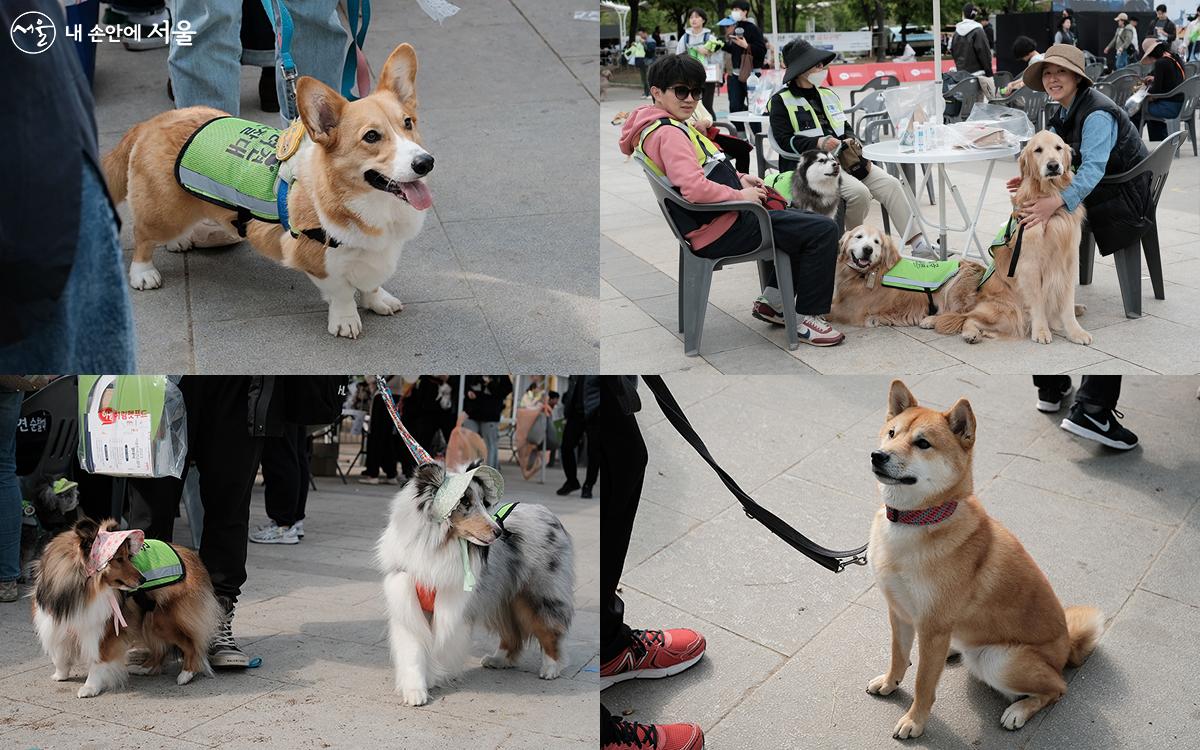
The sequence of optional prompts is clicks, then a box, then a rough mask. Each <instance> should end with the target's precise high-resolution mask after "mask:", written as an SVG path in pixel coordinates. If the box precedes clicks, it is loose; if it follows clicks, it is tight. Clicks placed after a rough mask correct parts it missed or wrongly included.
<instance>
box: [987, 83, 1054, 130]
mask: <svg viewBox="0 0 1200 750" xmlns="http://www.w3.org/2000/svg"><path fill="white" fill-rule="evenodd" d="M1049 100H1050V97H1048V96H1046V95H1045V94H1044V93H1042V92H1041V91H1034V90H1033V89H1031V88H1020V89H1017V90H1016V91H1014V92H1012V93H1011V94H1009V95H1008V96H1006V97H1003V98H1001V99H993V100H992V104H1000V105H1002V106H1005V107H1010V108H1012V109H1019V110H1021V111H1022V112H1024V113H1025V116H1026V117H1028V118H1029V122H1030V124H1032V125H1033V128H1034V130H1043V129H1044V128H1045V126H1046V123H1045V120H1044V118H1045V116H1046V102H1048V101H1049Z"/></svg>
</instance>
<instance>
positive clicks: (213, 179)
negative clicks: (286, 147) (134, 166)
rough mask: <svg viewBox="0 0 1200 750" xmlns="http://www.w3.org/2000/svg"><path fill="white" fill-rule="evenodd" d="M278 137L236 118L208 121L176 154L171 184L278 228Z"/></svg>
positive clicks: (275, 130) (250, 122) (277, 132)
mask: <svg viewBox="0 0 1200 750" xmlns="http://www.w3.org/2000/svg"><path fill="white" fill-rule="evenodd" d="M279 134H280V131H279V130H278V129H277V128H272V127H268V126H266V125H262V124H260V123H257V122H252V121H250V120H243V119H241V118H240V117H229V116H224V117H218V118H215V119H213V120H209V121H208V122H206V123H205V124H203V125H201V126H200V128H199V129H197V130H196V132H195V133H192V136H191V138H189V139H188V141H187V143H185V144H184V146H183V149H182V150H181V151H180V152H179V157H178V159H176V161H175V179H176V181H178V182H179V184H180V186H182V187H183V189H184V190H186V191H188V192H189V193H191V194H192V195H195V196H196V197H198V198H202V199H204V200H206V201H208V202H210V203H215V204H217V205H218V206H224V207H225V208H230V209H234V210H237V209H244V210H245V211H247V212H249V214H250V215H251V216H252V217H253V218H255V219H259V220H261V221H269V222H272V223H279V208H278V203H277V201H276V190H277V188H276V185H277V183H278V181H279V164H280V162H279V158H278V156H277V155H276V148H277V147H278V144H279Z"/></svg>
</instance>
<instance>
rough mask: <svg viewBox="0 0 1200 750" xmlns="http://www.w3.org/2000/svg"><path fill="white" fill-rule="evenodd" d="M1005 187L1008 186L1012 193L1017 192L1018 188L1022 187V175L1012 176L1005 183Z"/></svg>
mask: <svg viewBox="0 0 1200 750" xmlns="http://www.w3.org/2000/svg"><path fill="white" fill-rule="evenodd" d="M1004 187H1006V188H1008V192H1010V193H1015V192H1017V188H1019V187H1021V175H1017V176H1016V177H1012V178H1010V179H1009V180H1008V182H1006V183H1004Z"/></svg>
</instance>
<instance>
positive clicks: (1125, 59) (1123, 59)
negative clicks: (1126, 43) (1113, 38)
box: [1116, 52, 1129, 70]
mask: <svg viewBox="0 0 1200 750" xmlns="http://www.w3.org/2000/svg"><path fill="white" fill-rule="evenodd" d="M1128 64H1129V53H1128V52H1118V53H1117V62H1116V69H1117V70H1120V69H1121V68H1123V67H1125V66H1126V65H1128Z"/></svg>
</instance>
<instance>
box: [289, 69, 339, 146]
mask: <svg viewBox="0 0 1200 750" xmlns="http://www.w3.org/2000/svg"><path fill="white" fill-rule="evenodd" d="M296 106H297V107H298V108H299V109H300V119H301V120H302V121H303V122H304V129H305V130H307V131H308V137H309V138H312V139H313V141H315V142H317V143H320V144H321V145H323V146H326V147H328V146H331V145H333V143H334V142H335V141H336V140H337V127H338V123H340V122H341V120H342V110H343V108H344V107H345V106H346V100H345V99H344V98H343V97H342V95H341V94H339V93H338V92H336V91H334V90H333V89H331V88H329V87H328V86H326V85H325V84H323V83H321V82H320V81H318V80H317V79H315V78H310V77H309V76H304V77H303V78H301V79H300V80H299V82H297V84H296Z"/></svg>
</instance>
